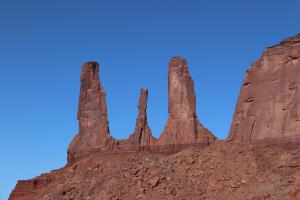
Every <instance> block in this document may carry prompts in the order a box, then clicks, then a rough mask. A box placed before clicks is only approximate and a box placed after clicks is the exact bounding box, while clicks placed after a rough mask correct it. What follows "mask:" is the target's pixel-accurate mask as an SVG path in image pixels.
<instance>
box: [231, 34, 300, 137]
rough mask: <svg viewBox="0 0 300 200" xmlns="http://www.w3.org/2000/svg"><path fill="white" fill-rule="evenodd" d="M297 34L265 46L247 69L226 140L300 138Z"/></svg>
mask: <svg viewBox="0 0 300 200" xmlns="http://www.w3.org/2000/svg"><path fill="white" fill-rule="evenodd" d="M299 89H300V35H297V36H295V37H292V38H289V39H287V40H284V41H282V42H281V43H280V44H278V45H276V46H274V47H271V48H268V49H266V50H265V51H264V53H263V55H262V57H261V59H260V60H258V61H257V62H255V63H253V64H252V66H251V67H250V68H249V69H248V70H247V74H246V76H245V78H244V83H243V85H242V87H241V91H240V96H239V99H238V103H237V106H236V110H235V114H234V117H233V122H232V126H231V130H230V134H229V137H228V141H232V140H233V141H235V142H240V143H248V142H259V141H265V142H276V143H277V142H279V143H281V142H285V141H287V140H288V141H289V140H292V141H294V140H295V139H300V92H299Z"/></svg>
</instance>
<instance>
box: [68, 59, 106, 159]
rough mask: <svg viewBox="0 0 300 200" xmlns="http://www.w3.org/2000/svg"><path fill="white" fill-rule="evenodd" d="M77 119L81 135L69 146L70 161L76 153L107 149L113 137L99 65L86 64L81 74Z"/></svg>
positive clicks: (93, 63)
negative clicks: (110, 130)
mask: <svg viewBox="0 0 300 200" xmlns="http://www.w3.org/2000/svg"><path fill="white" fill-rule="evenodd" d="M80 79H81V85H80V97H79V106H78V114H77V118H78V121H79V133H78V134H77V135H76V137H75V138H74V140H73V141H72V143H71V144H70V146H69V149H68V156H69V160H70V159H71V157H73V156H75V154H76V152H81V151H89V150H91V149H94V148H98V147H105V146H106V145H107V144H108V143H109V142H110V141H111V140H112V137H111V136H110V133H109V127H108V115H107V107H106V100H105V91H104V89H103V87H102V84H101V81H100V80H99V64H98V63H95V62H88V63H85V64H84V65H83V67H82V72H81V78H80Z"/></svg>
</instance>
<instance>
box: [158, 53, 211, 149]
mask: <svg viewBox="0 0 300 200" xmlns="http://www.w3.org/2000/svg"><path fill="white" fill-rule="evenodd" d="M168 83H169V119H168V122H167V125H166V127H165V129H164V131H163V133H162V135H161V137H160V139H159V142H158V143H159V145H167V144H197V143H205V144H209V143H211V142H213V141H214V140H215V137H214V136H213V135H212V134H211V133H210V131H209V130H208V129H206V128H204V127H203V126H202V125H201V124H200V123H199V120H198V118H197V116H196V96H195V91H194V81H193V80H192V78H191V76H190V74H189V69H188V64H187V62H186V60H185V59H183V58H180V57H174V58H172V59H171V61H170V63H169V74H168Z"/></svg>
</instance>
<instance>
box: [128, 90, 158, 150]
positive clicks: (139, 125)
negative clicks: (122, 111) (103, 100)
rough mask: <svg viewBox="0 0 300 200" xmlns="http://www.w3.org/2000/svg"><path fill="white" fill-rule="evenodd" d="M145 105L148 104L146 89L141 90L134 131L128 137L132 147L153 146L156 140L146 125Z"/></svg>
mask: <svg viewBox="0 0 300 200" xmlns="http://www.w3.org/2000/svg"><path fill="white" fill-rule="evenodd" d="M147 103H148V89H146V88H144V89H141V94H140V100H139V106H138V110H139V115H138V118H137V119H136V125H135V131H134V133H133V134H132V135H131V136H130V137H129V141H130V143H131V144H133V145H139V146H153V145H155V142H156V138H154V137H153V135H152V131H151V129H150V127H149V125H148V120H147Z"/></svg>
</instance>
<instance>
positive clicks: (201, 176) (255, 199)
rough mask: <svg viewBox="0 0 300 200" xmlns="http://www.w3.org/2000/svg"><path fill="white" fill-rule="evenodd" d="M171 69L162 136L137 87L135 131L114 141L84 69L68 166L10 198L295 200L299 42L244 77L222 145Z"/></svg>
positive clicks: (184, 71)
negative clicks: (154, 129) (152, 125)
mask: <svg viewBox="0 0 300 200" xmlns="http://www.w3.org/2000/svg"><path fill="white" fill-rule="evenodd" d="M168 70H169V73H168V88H169V94H168V97H169V108H168V111H169V119H168V121H167V124H166V126H165V129H164V131H163V133H162V134H161V136H160V138H155V137H153V135H152V131H151V128H150V126H149V124H148V121H147V101H148V89H141V92H140V98H139V105H138V116H137V119H136V127H135V130H134V131H133V133H132V134H131V135H130V137H129V139H124V140H116V139H114V138H113V137H112V136H111V134H110V131H109V123H108V112H107V106H106V100H105V91H104V88H103V86H102V84H101V81H100V79H99V65H98V64H97V63H95V62H88V63H85V64H84V65H83V67H82V73H81V78H80V81H81V85H80V97H79V106H78V114H77V118H78V122H79V132H78V134H77V135H76V136H75V138H74V139H73V141H72V142H71V144H70V146H69V148H68V163H67V165H66V166H65V167H63V168H61V169H59V170H55V171H52V172H50V173H47V174H43V175H41V176H39V177H36V178H34V179H31V180H27V181H19V182H18V183H17V185H16V187H15V189H14V190H13V192H12V193H11V195H10V197H9V200H123V199H124V200H133V199H145V200H146V199H147V200H148V199H153V200H154V199H155V200H157V199H167V200H168V199H178V200H182V199H195V200H198V199H211V200H219V199H225V200H226V199H228V200H231V199H232V200H244V199H245V200H247V199H250V200H262V199H274V200H275V199H276V200H277V199H278V200H285V199H291V200H297V199H300V151H299V150H300V142H299V138H300V137H299V136H300V131H299V128H300V126H299V125H300V123H299V120H300V119H299V117H298V110H299V108H298V107H299V106H298V101H299V100H300V96H299V95H300V94H299V92H298V87H299V86H300V85H299V84H300V79H299V78H300V77H299V76H300V35H296V36H294V37H292V38H289V39H286V40H284V41H282V42H281V43H280V44H278V45H275V46H273V47H271V48H268V49H266V50H265V51H264V53H263V55H262V57H261V59H259V61H257V62H255V63H253V64H252V66H251V67H250V68H249V69H248V70H247V73H246V76H245V78H244V82H243V84H242V87H241V91H240V96H239V98H238V103H237V106H236V110H235V113H234V117H233V122H232V125H231V130H230V133H229V136H228V138H227V140H226V141H219V140H217V138H216V137H215V136H214V135H213V134H212V133H211V132H210V131H209V130H208V129H206V128H204V127H203V125H202V124H201V123H200V122H199V120H198V118H197V115H196V95H195V91H194V81H193V80H192V78H191V76H190V73H189V69H188V64H187V62H186V61H185V60H184V59H183V58H180V57H174V58H172V59H171V61H170V63H169V69H168ZM274 144H276V145H274Z"/></svg>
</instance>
